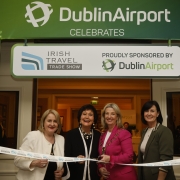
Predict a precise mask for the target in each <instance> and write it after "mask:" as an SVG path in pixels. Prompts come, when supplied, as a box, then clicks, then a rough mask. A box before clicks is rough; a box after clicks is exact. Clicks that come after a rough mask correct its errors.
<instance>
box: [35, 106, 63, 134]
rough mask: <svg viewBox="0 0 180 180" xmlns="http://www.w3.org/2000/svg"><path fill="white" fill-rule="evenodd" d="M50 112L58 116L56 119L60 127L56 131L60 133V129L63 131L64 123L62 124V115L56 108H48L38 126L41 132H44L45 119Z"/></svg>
mask: <svg viewBox="0 0 180 180" xmlns="http://www.w3.org/2000/svg"><path fill="white" fill-rule="evenodd" d="M49 114H53V115H54V116H55V117H56V121H57V124H58V129H57V130H56V133H58V134H59V133H60V131H61V127H62V125H61V121H60V115H59V113H58V112H57V111H56V110H54V109H48V110H46V111H45V112H44V113H43V115H42V117H41V121H40V124H39V127H38V130H39V131H41V132H44V121H45V119H46V117H47V116H48V115H49Z"/></svg>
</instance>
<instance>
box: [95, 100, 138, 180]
mask: <svg viewBox="0 0 180 180" xmlns="http://www.w3.org/2000/svg"><path fill="white" fill-rule="evenodd" d="M101 123H102V126H103V129H105V132H104V133H102V135H101V137H100V142H99V149H98V150H99V155H100V158H101V161H104V162H106V163H99V165H98V168H99V172H100V174H101V176H102V177H103V179H108V180H115V179H121V180H137V174H136V172H135V169H134V167H132V166H123V165H118V163H120V164H123V163H124V164H132V163H133V147H132V140H131V133H130V132H129V131H127V130H125V129H124V128H123V126H122V121H121V113H120V109H119V107H118V105H117V104H115V103H108V104H106V105H105V107H104V109H103V111H102V117H101Z"/></svg>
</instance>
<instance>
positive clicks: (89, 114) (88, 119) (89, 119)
mask: <svg viewBox="0 0 180 180" xmlns="http://www.w3.org/2000/svg"><path fill="white" fill-rule="evenodd" d="M80 123H81V125H82V128H83V127H91V126H92V124H93V123H94V113H93V111H92V110H88V109H87V110H85V111H83V112H82V114H81V119H80Z"/></svg>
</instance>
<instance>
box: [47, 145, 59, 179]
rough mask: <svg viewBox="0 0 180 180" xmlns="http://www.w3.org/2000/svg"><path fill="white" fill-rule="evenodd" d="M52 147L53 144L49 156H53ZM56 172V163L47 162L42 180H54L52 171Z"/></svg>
mask: <svg viewBox="0 0 180 180" xmlns="http://www.w3.org/2000/svg"><path fill="white" fill-rule="evenodd" d="M53 146H54V144H52V148H51V155H54V152H53ZM56 170H57V163H56V162H49V163H48V167H47V170H46V174H45V176H44V180H54V179H55V175H54V171H56Z"/></svg>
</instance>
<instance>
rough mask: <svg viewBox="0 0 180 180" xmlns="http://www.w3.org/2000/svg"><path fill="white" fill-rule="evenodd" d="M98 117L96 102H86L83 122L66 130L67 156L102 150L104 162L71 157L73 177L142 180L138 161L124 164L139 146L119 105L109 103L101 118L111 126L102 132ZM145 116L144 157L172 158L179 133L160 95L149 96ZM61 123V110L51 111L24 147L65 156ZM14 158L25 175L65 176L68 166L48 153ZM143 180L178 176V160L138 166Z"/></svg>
mask: <svg viewBox="0 0 180 180" xmlns="http://www.w3.org/2000/svg"><path fill="white" fill-rule="evenodd" d="M97 119H98V115H97V111H96V109H95V108H94V107H93V106H92V105H91V104H87V105H84V106H82V107H81V108H80V109H79V111H78V122H79V128H76V129H73V130H70V131H69V132H67V133H66V136H65V156H67V157H79V158H91V159H94V158H97V157H98V155H100V156H99V157H100V161H99V162H98V163H96V162H94V161H83V162H69V163H68V166H69V170H70V178H69V180H70V179H72V180H74V179H75V180H99V179H100V176H101V177H103V179H108V180H115V179H121V180H129V179H130V180H137V175H136V171H135V169H134V167H133V166H130V165H129V166H128V165H123V164H132V163H133V161H132V160H133V147H132V140H131V134H130V133H129V132H128V131H126V130H124V129H123V128H122V127H123V126H122V121H121V113H120V109H119V107H118V105H117V104H114V103H108V104H107V105H105V107H104V109H103V111H102V118H101V124H102V126H103V129H104V130H105V132H104V133H102V135H101V134H100V132H99V131H96V130H94V129H93V127H94V124H95V123H97ZM141 120H142V122H143V123H144V124H146V125H147V128H146V129H145V130H144V131H143V132H142V139H141V143H140V146H139V153H138V163H151V162H159V161H167V160H172V159H173V136H172V133H171V131H170V130H169V129H168V128H167V127H165V126H163V125H162V122H163V118H162V115H161V111H160V107H159V105H158V103H157V102H156V101H148V102H146V103H145V104H144V105H143V107H142V110H141ZM60 128H61V124H60V117H59V114H58V112H57V111H55V110H52V109H49V110H47V111H45V112H44V114H43V116H42V118H41V122H40V126H39V130H38V131H32V132H29V133H28V134H27V136H26V137H25V138H24V140H23V144H22V145H21V147H20V149H21V150H24V151H29V152H35V153H43V154H51V155H58V156H64V138H63V137H62V136H60V135H58V134H56V132H57V131H59V130H60ZM100 135H101V137H100ZM14 162H15V165H16V166H17V167H18V168H19V169H20V170H19V172H18V174H17V178H18V179H19V180H24V179H33V180H36V179H42V180H52V179H54V180H60V179H61V177H62V174H63V172H64V169H63V164H62V163H56V162H48V161H47V160H44V159H29V158H24V157H16V158H15V160H14ZM97 164H98V167H97ZM98 169H99V175H98ZM138 180H175V176H174V172H173V168H172V166H163V167H147V166H138Z"/></svg>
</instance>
